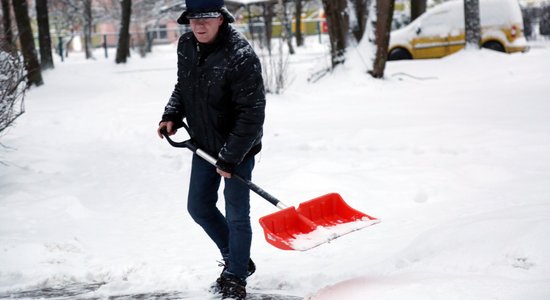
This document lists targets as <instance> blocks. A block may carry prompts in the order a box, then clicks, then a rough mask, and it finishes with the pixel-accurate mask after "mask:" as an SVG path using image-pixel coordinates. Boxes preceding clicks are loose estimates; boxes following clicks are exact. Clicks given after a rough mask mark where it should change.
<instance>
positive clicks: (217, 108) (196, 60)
mask: <svg viewBox="0 0 550 300" xmlns="http://www.w3.org/2000/svg"><path fill="white" fill-rule="evenodd" d="M184 118H186V119H187V123H188V125H189V129H190V135H191V138H192V140H193V142H194V143H195V144H196V145H197V146H198V147H199V148H201V149H202V150H204V151H206V152H207V153H209V154H210V155H212V156H214V157H216V156H217V157H218V167H220V168H221V169H223V170H225V171H229V172H232V171H233V169H234V167H235V166H236V165H238V164H240V163H241V162H242V160H243V159H244V158H245V157H249V156H253V155H255V154H256V153H258V152H259V151H260V149H261V138H262V134H263V131H262V127H263V122H264V118H265V92H264V85H263V79H262V71H261V65H260V61H259V59H258V57H257V56H256V54H255V52H254V51H253V49H252V47H251V46H250V44H249V43H248V42H247V41H246V40H245V39H244V37H242V35H241V34H240V33H238V32H237V31H236V30H235V29H233V28H232V27H231V26H229V25H227V24H224V25H222V27H221V28H220V32H219V34H218V37H217V39H216V41H215V42H214V43H213V44H209V45H204V44H199V43H198V42H197V40H196V39H195V37H194V35H193V33H192V32H189V33H186V34H184V35H182V36H181V37H180V39H179V43H178V82H177V84H176V86H175V88H174V91H173V92H172V96H171V97H170V100H169V101H168V104H167V105H166V107H165V110H164V114H163V116H162V121H173V122H175V123H176V124H177V123H180V124H181V122H182V120H183V119H184Z"/></svg>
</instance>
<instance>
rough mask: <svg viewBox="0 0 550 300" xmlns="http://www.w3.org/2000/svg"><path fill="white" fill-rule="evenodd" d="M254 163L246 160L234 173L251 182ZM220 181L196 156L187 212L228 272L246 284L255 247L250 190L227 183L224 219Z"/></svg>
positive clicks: (207, 165)
mask: <svg viewBox="0 0 550 300" xmlns="http://www.w3.org/2000/svg"><path fill="white" fill-rule="evenodd" d="M254 163H255V162H254V157H250V158H247V159H245V160H244V161H243V162H242V163H241V164H240V165H239V166H237V168H236V169H235V173H236V174H239V175H240V176H241V177H243V178H245V179H248V180H250V179H251V177H252V169H254ZM221 178H222V177H221V176H220V175H219V174H218V173H216V167H215V166H213V165H211V164H210V163H208V162H207V161H205V160H203V159H202V158H200V157H199V156H197V155H196V154H195V155H193V163H192V168H191V179H190V183H189V196H188V202H187V209H188V211H189V214H190V215H191V217H192V218H193V220H195V222H197V224H199V225H200V226H201V227H202V228H203V229H204V231H206V233H207V234H208V236H209V237H210V238H211V239H212V241H214V243H216V246H218V248H219V249H220V252H221V254H222V257H223V258H224V260H225V261H226V263H227V264H228V269H227V270H226V271H225V272H227V273H228V274H229V275H233V276H236V277H238V278H240V279H242V280H245V279H246V277H247V269H248V260H249V259H250V245H251V243H252V228H251V226H250V190H249V189H248V187H247V186H246V185H245V184H243V183H241V182H239V181H238V180H237V179H233V178H232V179H225V188H224V191H223V192H224V198H225V217H224V215H223V214H222V213H221V212H220V210H219V209H218V208H217V207H216V202H217V201H218V189H219V187H220V182H221ZM226 275H227V274H226Z"/></svg>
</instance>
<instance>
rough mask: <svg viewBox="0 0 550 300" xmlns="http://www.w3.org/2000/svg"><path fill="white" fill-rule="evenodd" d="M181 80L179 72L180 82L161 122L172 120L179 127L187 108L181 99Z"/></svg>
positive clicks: (173, 92)
mask: <svg viewBox="0 0 550 300" xmlns="http://www.w3.org/2000/svg"><path fill="white" fill-rule="evenodd" d="M181 45H182V43H181V41H180V43H179V44H178V60H179V59H180V54H179V53H180V51H181ZM179 66H180V62H179V61H178V69H179ZM180 80H181V78H180V77H179V72H178V82H177V83H176V86H175V87H174V90H173V91H172V95H171V96H170V99H169V100H168V104H166V106H165V107H164V113H163V114H162V119H161V122H166V121H172V122H174V123H176V125H178V127H181V125H180V124H181V123H182V121H183V118H184V117H185V109H184V107H183V101H182V99H181V88H180V86H181V85H180Z"/></svg>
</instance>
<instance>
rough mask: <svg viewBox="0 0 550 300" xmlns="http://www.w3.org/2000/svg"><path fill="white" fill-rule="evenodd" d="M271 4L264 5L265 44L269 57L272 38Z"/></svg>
mask: <svg viewBox="0 0 550 300" xmlns="http://www.w3.org/2000/svg"><path fill="white" fill-rule="evenodd" d="M273 6H274V5H273V4H270V3H264V5H263V13H264V25H265V44H266V46H267V51H268V52H269V54H270V55H271V38H272V37H273V14H274V13H273Z"/></svg>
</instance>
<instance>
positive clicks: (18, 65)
mask: <svg viewBox="0 0 550 300" xmlns="http://www.w3.org/2000/svg"><path fill="white" fill-rule="evenodd" d="M25 74H26V73H25V66H24V64H23V61H22V60H21V57H20V56H19V54H18V53H17V52H15V51H12V50H11V48H10V47H9V45H6V44H5V43H2V44H0V135H1V134H2V132H3V131H4V130H5V129H6V128H8V127H10V125H12V124H13V122H14V121H15V119H17V118H18V117H19V116H21V115H22V114H23V112H24V111H25V110H24V106H23V102H24V97H25V89H26V86H27V79H26V77H25Z"/></svg>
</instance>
